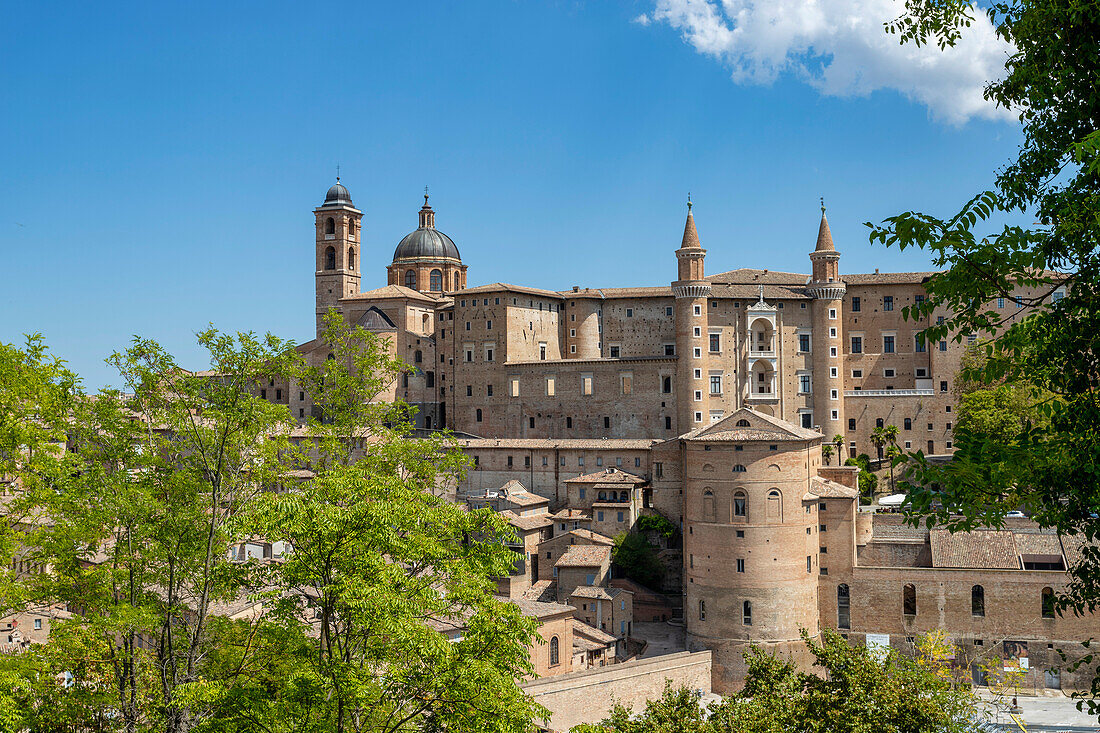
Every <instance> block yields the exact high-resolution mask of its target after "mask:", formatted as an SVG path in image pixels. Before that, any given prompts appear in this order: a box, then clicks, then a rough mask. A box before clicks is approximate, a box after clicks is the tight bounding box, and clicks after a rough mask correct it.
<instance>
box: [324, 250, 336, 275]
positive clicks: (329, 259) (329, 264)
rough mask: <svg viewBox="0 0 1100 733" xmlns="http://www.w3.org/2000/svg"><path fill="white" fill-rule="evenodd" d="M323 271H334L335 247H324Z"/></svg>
mask: <svg viewBox="0 0 1100 733" xmlns="http://www.w3.org/2000/svg"><path fill="white" fill-rule="evenodd" d="M325 269H326V270H335V269H336V248H335V247H325Z"/></svg>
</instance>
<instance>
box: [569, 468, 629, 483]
mask: <svg viewBox="0 0 1100 733" xmlns="http://www.w3.org/2000/svg"><path fill="white" fill-rule="evenodd" d="M565 483H567V484H630V485H637V484H644V483H645V479H644V478H642V477H640V476H635V475H634V474H632V473H627V472H626V471H623V470H620V469H618V468H614V467H612V468H605V469H604V470H602V471H596V472H595V473H586V474H584V475H583V476H574V477H573V478H567V479H566V480H565Z"/></svg>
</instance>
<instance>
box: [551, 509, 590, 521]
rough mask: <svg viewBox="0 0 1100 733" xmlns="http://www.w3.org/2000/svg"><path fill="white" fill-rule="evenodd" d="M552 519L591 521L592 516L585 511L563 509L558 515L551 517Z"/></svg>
mask: <svg viewBox="0 0 1100 733" xmlns="http://www.w3.org/2000/svg"><path fill="white" fill-rule="evenodd" d="M550 518H551V519H591V518H592V515H591V514H590V513H588V512H586V511H585V510H583V509H562V510H561V511H559V512H558V513H557V514H552V515H550Z"/></svg>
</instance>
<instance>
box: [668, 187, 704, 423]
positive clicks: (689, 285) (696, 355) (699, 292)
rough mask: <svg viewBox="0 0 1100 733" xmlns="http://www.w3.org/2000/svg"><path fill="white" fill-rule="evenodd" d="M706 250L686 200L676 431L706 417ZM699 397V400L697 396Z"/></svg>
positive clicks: (675, 287) (675, 289) (678, 293)
mask: <svg viewBox="0 0 1100 733" xmlns="http://www.w3.org/2000/svg"><path fill="white" fill-rule="evenodd" d="M706 254H707V251H706V250H705V249H703V248H702V247H701V246H700V245H699V235H698V233H697V232H696V231H695V219H694V217H692V215H691V199H690V198H689V199H688V214H687V221H686V222H685V223H684V238H683V240H682V241H681V243H680V249H678V250H676V266H677V279H676V282H674V283H672V294H673V296H675V298H676V404H677V406H678V409H677V416H678V421H679V425H677V426H676V429H677V431H678V432H679V433H686V432H688V431H690V430H695V429H696V428H698V427H701V426H702V425H703V423H704V421H706V420H707V419H708V417H709V414H710V410H709V409H708V408H709V402H708V399H709V397H708V393H707V384H706V380H707V343H706V339H707V317H708V316H707V298H708V296H709V295H710V283H708V282H707V281H706V280H704V279H703V260H704V258H705V257H706ZM696 397H698V399H696Z"/></svg>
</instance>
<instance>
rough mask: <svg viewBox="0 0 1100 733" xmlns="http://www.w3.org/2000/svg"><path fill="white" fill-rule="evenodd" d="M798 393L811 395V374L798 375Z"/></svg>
mask: <svg viewBox="0 0 1100 733" xmlns="http://www.w3.org/2000/svg"><path fill="white" fill-rule="evenodd" d="M798 392H799V394H809V393H810V375H809V374H799V375H798Z"/></svg>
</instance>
